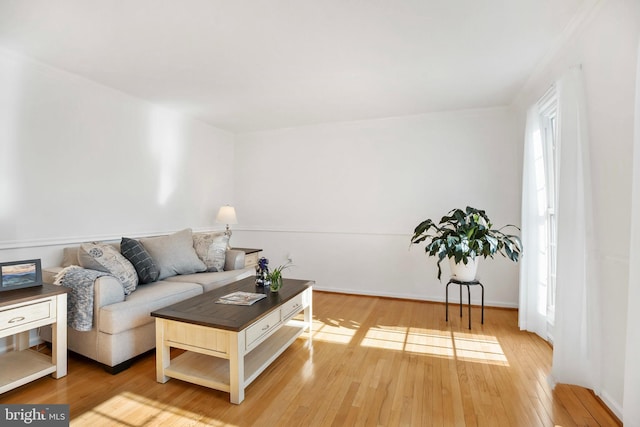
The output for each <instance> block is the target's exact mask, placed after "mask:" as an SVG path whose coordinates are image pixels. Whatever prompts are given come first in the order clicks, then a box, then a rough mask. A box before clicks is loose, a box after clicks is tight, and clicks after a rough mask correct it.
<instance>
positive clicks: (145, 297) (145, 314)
mask: <svg viewBox="0 0 640 427" xmlns="http://www.w3.org/2000/svg"><path fill="white" fill-rule="evenodd" d="M201 293H202V286H201V285H198V284H197V283H188V282H169V281H165V280H163V281H159V282H154V283H151V284H149V285H148V286H140V287H139V288H138V289H137V290H136V291H135V292H134V293H132V294H131V295H129V296H127V298H126V300H125V301H123V302H118V303H115V304H110V305H107V306H105V307H102V308H101V309H100V322H99V324H98V328H99V329H100V331H101V332H104V333H107V334H118V333H120V332H123V331H126V330H128V329H133V328H136V327H138V326H141V325H145V324H147V323H151V322H153V321H154V318H153V317H151V316H150V314H151V312H152V311H154V310H158V309H160V308H163V307H166V306H168V305H171V304H175V303H177V302H180V301H183V300H185V299H187V298H191V297H194V296H196V295H200V294H201Z"/></svg>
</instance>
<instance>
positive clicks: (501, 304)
mask: <svg viewBox="0 0 640 427" xmlns="http://www.w3.org/2000/svg"><path fill="white" fill-rule="evenodd" d="M313 289H314V290H318V291H325V292H333V293H337V294H349V295H364V296H370V297H384V298H396V299H407V300H418V301H428V302H440V303H443V304H444V302H445V298H444V296H443V297H436V298H433V297H424V296H421V295H410V294H398V293H393V292H379V291H363V290H360V289H344V288H330V287H324V286H317V285H314V286H313ZM449 302H450V303H452V304H458V303H459V301H458V299H453V298H449ZM480 303H481V301H480V300H475V299H473V298H472V299H471V305H478V306H479V305H480ZM464 304H466V301H464ZM484 306H485V307H498V308H516V309H517V308H518V305H517V304H513V303H504V302H500V301H487V300H485V302H484Z"/></svg>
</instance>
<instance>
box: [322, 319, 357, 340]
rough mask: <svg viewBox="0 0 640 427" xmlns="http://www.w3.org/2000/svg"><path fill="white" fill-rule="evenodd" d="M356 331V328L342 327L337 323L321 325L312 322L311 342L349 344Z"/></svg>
mask: <svg viewBox="0 0 640 427" xmlns="http://www.w3.org/2000/svg"><path fill="white" fill-rule="evenodd" d="M350 326H351V325H350ZM358 326H359V325H358ZM357 330H358V329H357V327H356V328H354V327H347V326H343V325H341V324H340V323H339V322H332V323H323V322H316V321H314V322H313V340H314V341H324V342H331V343H336V344H349V343H350V342H351V339H352V338H353V336H354V335H355V334H356V331H357Z"/></svg>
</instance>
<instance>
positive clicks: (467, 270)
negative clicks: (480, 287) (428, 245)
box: [449, 257, 480, 282]
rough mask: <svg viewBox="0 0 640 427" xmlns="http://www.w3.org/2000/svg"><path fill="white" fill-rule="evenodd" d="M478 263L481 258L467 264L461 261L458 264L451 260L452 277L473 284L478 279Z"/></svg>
mask: <svg viewBox="0 0 640 427" xmlns="http://www.w3.org/2000/svg"><path fill="white" fill-rule="evenodd" d="M478 261H480V257H475V258H474V259H469V260H467V263H466V264H465V263H463V262H462V261H460V263H459V264H456V262H455V259H454V258H449V266H450V267H451V277H452V278H455V279H458V280H462V281H463V282H471V281H472V280H475V279H476V273H477V272H478Z"/></svg>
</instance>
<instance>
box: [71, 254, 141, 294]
mask: <svg viewBox="0 0 640 427" xmlns="http://www.w3.org/2000/svg"><path fill="white" fill-rule="evenodd" d="M78 262H79V264H80V266H81V267H83V268H87V269H90V270H97V271H102V272H105V273H110V274H112V275H114V276H115V277H116V278H117V279H118V280H119V281H120V283H121V284H122V287H123V288H124V293H125V295H129V294H130V293H131V292H133V291H135V290H136V286H138V273H136V269H135V268H134V267H133V265H131V263H130V262H129V261H128V260H127V259H126V258H125V257H123V256H122V254H120V252H119V251H118V250H117V249H116V248H114V247H113V246H111V245H109V244H107V243H97V242H92V243H83V244H81V245H80V249H79V250H78Z"/></svg>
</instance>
